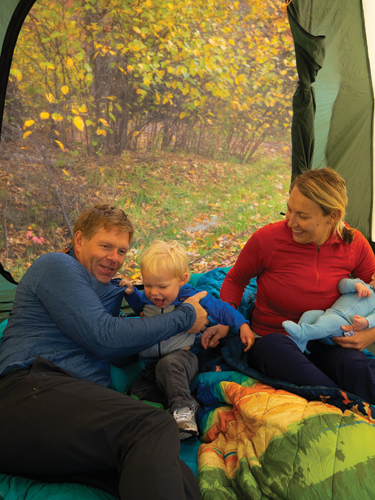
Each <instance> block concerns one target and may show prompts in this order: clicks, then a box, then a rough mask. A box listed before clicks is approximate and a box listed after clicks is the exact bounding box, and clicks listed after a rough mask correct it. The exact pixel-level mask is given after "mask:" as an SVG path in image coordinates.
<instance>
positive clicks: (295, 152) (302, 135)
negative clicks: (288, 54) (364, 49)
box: [288, 6, 325, 180]
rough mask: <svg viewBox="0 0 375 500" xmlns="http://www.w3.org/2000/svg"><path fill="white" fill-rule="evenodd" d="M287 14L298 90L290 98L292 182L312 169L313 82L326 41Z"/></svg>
mask: <svg viewBox="0 0 375 500" xmlns="http://www.w3.org/2000/svg"><path fill="white" fill-rule="evenodd" d="M293 10H294V9H293V7H292V6H291V7H290V8H289V10H288V18H289V24H290V28H291V31H292V35H293V39H294V45H295V51H296V63H297V71H298V78H299V81H298V87H297V90H296V92H295V94H294V96H293V120H292V144H293V149H292V180H293V179H294V178H295V177H296V176H297V175H299V174H301V173H302V172H303V171H304V170H306V169H311V164H312V159H313V153H314V143H315V134H314V120H315V110H316V104H315V91H314V87H313V86H312V83H314V82H315V79H316V76H317V74H318V71H319V70H320V69H321V67H322V66H323V62H324V57H325V37H324V36H313V35H310V33H307V31H305V30H304V29H303V28H302V26H301V25H300V24H299V23H298V22H297V20H296V18H295V16H294V15H293V12H292V11H293Z"/></svg>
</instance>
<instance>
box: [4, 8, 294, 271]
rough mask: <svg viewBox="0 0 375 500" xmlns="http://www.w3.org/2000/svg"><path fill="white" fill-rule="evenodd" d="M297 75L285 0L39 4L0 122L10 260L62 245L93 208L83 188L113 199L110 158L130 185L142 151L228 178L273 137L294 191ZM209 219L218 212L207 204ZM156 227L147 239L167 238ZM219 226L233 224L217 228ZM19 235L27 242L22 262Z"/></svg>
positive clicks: (141, 188) (25, 31)
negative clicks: (292, 167)
mask: <svg viewBox="0 0 375 500" xmlns="http://www.w3.org/2000/svg"><path fill="white" fill-rule="evenodd" d="M296 83H297V77H296V69H295V60H294V52H293V41H292V37H291V34H290V30H289V25H288V22H287V17H286V13H285V10H284V8H283V2H281V1H280V0H270V1H267V2H264V1H262V0H239V1H233V2H227V1H226V0H195V1H191V0H184V1H181V0H180V1H178V0H145V1H139V0H105V1H104V0H60V1H52V2H51V1H50V2H47V1H45V0H42V1H37V2H36V3H35V4H34V7H33V8H32V10H31V11H30V13H29V15H28V17H27V19H26V21H25V23H24V26H23V28H22V31H21V33H20V36H19V41H18V44H17V47H16V50H15V53H14V58H13V64H12V68H11V72H10V78H9V83H8V91H7V100H6V109H5V115H4V123H3V129H2V144H1V147H0V164H1V166H2V173H3V175H4V176H5V177H7V180H6V181H5V178H4V179H3V181H4V182H3V185H2V186H1V189H2V191H1V199H0V201H1V204H2V209H3V225H2V246H3V252H5V253H6V258H8V259H10V260H11V261H12V262H11V265H15V264H14V263H15V261H17V260H19V259H20V258H21V260H22V259H23V260H24V261H26V265H27V264H29V263H30V261H32V259H33V258H35V257H36V256H37V255H38V251H42V247H43V250H44V251H46V250H47V247H48V249H53V248H56V246H58V245H61V244H62V243H63V240H61V238H60V239H59V238H57V234H58V233H59V232H60V234H65V235H66V239H69V238H70V233H71V226H72V224H73V223H74V218H75V217H76V214H77V213H79V211H81V210H82V208H84V207H85V206H87V205H88V204H90V200H89V199H87V193H88V192H89V191H90V189H89V186H94V185H96V186H98V182H99V184H100V186H101V187H100V195H99V196H98V198H99V199H100V200H101V201H103V200H105V201H108V199H111V195H110V192H111V189H109V188H108V186H106V182H107V181H108V180H109V179H108V178H106V179H105V178H103V176H104V174H105V175H106V176H107V175H108V169H111V166H113V165H116V172H117V173H116V175H117V177H116V179H115V180H114V179H113V178H112V176H110V179H112V180H111V181H110V182H111V183H112V184H113V183H114V184H116V185H117V186H118V188H119V189H120V187H121V183H123V182H125V186H124V185H123V186H124V187H126V181H124V176H126V177H131V178H133V177H134V175H135V173H136V171H138V172H140V170H139V169H138V170H137V169H133V168H132V167H131V168H130V171H129V168H128V167H129V163H131V164H132V162H129V158H132V159H134V158H137V155H138V156H139V155H142V158H144V155H145V154H148V155H149V156H150V155H151V156H152V158H153V160H152V161H153V163H158V164H159V165H160V164H161V163H163V161H164V159H165V158H166V157H168V155H171V154H172V155H175V156H174V157H175V158H177V159H178V160H175V163H176V172H175V174H176V175H178V172H179V167H178V165H179V166H181V164H182V163H183V164H187V165H189V164H190V165H191V164H192V163H193V164H194V162H195V163H196V164H199V165H201V164H205V165H206V167H205V170H206V171H208V170H211V171H212V169H214V167H213V165H217V164H218V162H220V164H221V165H222V167H221V168H224V169H226V168H227V170H228V172H229V171H230V167H231V166H232V165H234V164H235V165H237V167H236V168H239V167H238V166H240V165H243V166H249V165H255V164H256V162H257V161H260V152H261V151H263V152H264V151H267V147H265V145H267V144H270V143H274V144H275V145H276V146H275V147H276V149H277V150H280V151H281V152H282V156H283V158H284V160H283V161H284V163H283V165H284V166H285V168H284V167H283V169H281V170H280V174H281V175H282V176H284V177H283V179H284V184H285V186H284V188H285V189H287V181H286V180H285V179H288V176H289V171H288V168H289V158H287V159H285V151H287V150H288V147H289V134H290V125H291V117H292V109H291V102H292V94H293V91H294V89H295V87H296ZM280 145H281V146H282V147H281V148H280ZM266 156H267V154H266ZM271 156H272V155H271ZM197 157H199V160H198V159H197ZM168 158H169V157H168ZM189 158H196V159H195V160H194V161H193V162H191V161H190V160H189ZM12 164H13V165H14V168H13V167H12ZM147 168H150V165H149V164H148V165H147ZM188 168H189V169H190V171H191V172H192V171H196V174H197V173H198V169H197V168H194V167H188ZM272 168H273V167H271V169H272ZM141 170H142V169H141ZM151 170H152V168H151ZM156 171H157V169H156ZM188 171H189V170H188ZM10 172H11V173H12V175H11V176H9V173H10ZM111 172H112V175H113V172H114V169H113V168H112V169H111ZM261 172H262V168H261V169H260V171H259V175H260V176H261V175H262V173H261ZM152 175H154V174H152ZM190 175H192V174H190ZM199 175H200V176H202V175H204V172H202V171H201V169H199ZM168 176H169V177H168V179H165V183H164V185H165V186H167V185H168V183H169V182H171V183H172V184H173V183H174V182H175V180H174V172H173V169H172V170H168ZM143 177H144V169H143ZM271 177H272V176H271ZM77 178H79V182H78V185H77V186H76V188H73V181H74V179H77ZM155 178H156V175H155ZM236 182H238V181H236ZM69 183H70V188H68V189H66V187H67V185H69ZM103 183H104V184H103ZM225 183H226V184H227V185H228V183H230V178H229V179H226V180H225ZM82 184H83V185H85V186H86V188H87V189H82ZM199 184H200V185H201V184H203V182H199ZM228 187H229V186H228ZM95 189H96V188H95ZM164 189H165V187H164ZM151 191H152V186H151V187H150V185H147V189H146V184H145V183H144V182H143V181H142V179H140V180H139V181H138V190H137V191H136V192H134V193H133V195H131V196H130V201H129V202H128V203H126V200H127V199H129V196H126V194H125V193H124V196H123V197H121V196H119V195H117V196H115V197H114V199H115V202H116V203H118V204H119V205H124V206H125V207H126V205H128V206H130V205H133V206H136V207H137V208H138V209H139V210H138V212H140V211H141V210H142V203H143V204H146V205H150V203H149V202H148V201H147V200H150V199H151V198H152V196H151ZM251 191H253V190H251ZM12 192H14V193H16V196H15V195H12ZM95 192H98V190H96V191H95ZM176 196H177V195H176ZM201 197H202V198H206V196H205V194H204V193H203V194H202V196H201ZM116 198H117V199H116ZM159 198H160V196H159ZM242 198H243V197H242ZM141 199H142V200H143V201H142V200H141ZM139 200H141V201H139ZM144 200H146V201H144ZM112 201H113V200H112ZM159 201H161V200H159ZM154 203H155V202H154ZM155 207H156V208H155V210H157V205H155ZM130 208H131V207H130ZM138 212H137V211H136V210H134V215H133V214H132V216H133V218H135V221H137V220H138V217H139V214H138ZM23 213H24V214H25V216H23ZM26 214H27V216H26ZM41 214H43V215H41ZM193 215H194V214H192V217H193ZM195 215H196V216H197V214H195ZM201 215H202V216H204V217H208V219H211V218H212V214H210V213H209V205H208V207H207V211H206V212H205V213H204V214H201ZM249 217H250V218H251V217H252V215H251V213H249ZM141 220H142V219H141ZM171 222H172V221H171ZM158 223H159V227H160V220H159V221H158V220H156V221H155V224H154V225H153V228H152V229H153V230H152V231H150V232H149V234H150V238H152V237H155V236H160V235H158V234H157V231H155V227H154V226H157V225H158ZM163 225H165V219H164V222H163ZM216 228H217V231H218V233H220V232H221V231H230V228H229V227H228V225H226V226H225V227H224V226H223V227H221V226H220V224H219V223H218V224H217V225H216ZM13 230H14V231H15V233H17V236H15V235H13V236H11V235H12V231H13ZM26 234H29V238H27V237H26V236H25V235H26ZM30 234H31V235H32V236H31V237H30ZM33 237H34V238H39V240H38V241H42V243H36V240H35V241H34V242H33V243H34V246H35V244H36V245H37V249H36V251H35V252H31V253H30V251H27V246H28V245H27V244H26V243H27V242H28V241H29V240H30V238H33ZM11 238H13V240H14V238H16V239H17V241H20V242H21V243H20V244H21V246H22V242H26V243H25V244H24V245H23V246H24V252H23V253H24V255H23V256H22V251H21V250H20V249H19V250H18V251H16V250H15V248H14V246H12V244H11V243H12V242H11V241H10V239H11ZM40 238H43V240H44V241H43V240H40ZM48 242H49V245H48ZM65 242H66V241H65V240H64V243H65ZM38 245H39V246H38Z"/></svg>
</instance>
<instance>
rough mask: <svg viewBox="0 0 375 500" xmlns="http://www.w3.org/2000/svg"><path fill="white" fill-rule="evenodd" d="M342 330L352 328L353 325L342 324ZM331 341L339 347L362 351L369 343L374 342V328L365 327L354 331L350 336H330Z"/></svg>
mask: <svg viewBox="0 0 375 500" xmlns="http://www.w3.org/2000/svg"><path fill="white" fill-rule="evenodd" d="M341 328H342V329H343V330H344V331H347V332H348V331H350V330H353V325H348V326H342V327H341ZM332 341H333V342H334V343H335V344H336V345H339V346H341V347H346V348H350V349H357V350H358V351H363V349H366V347H368V346H369V345H370V344H372V343H373V342H375V328H366V329H365V330H361V331H359V332H358V331H357V332H356V331H355V333H354V335H353V336H351V337H332Z"/></svg>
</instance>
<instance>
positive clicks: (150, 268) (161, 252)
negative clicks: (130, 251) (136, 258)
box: [141, 240, 190, 280]
mask: <svg viewBox="0 0 375 500" xmlns="http://www.w3.org/2000/svg"><path fill="white" fill-rule="evenodd" d="M165 271H171V272H172V273H173V276H174V277H175V278H178V279H180V280H183V279H184V275H185V274H186V273H187V275H188V279H189V278H190V271H189V261H188V256H187V253H186V250H185V248H184V247H183V246H182V245H181V243H179V242H178V241H176V240H172V241H168V242H167V241H162V240H155V241H154V242H153V243H151V245H150V246H149V247H148V248H147V249H146V250H145V251H144V253H143V255H142V260H141V272H142V274H143V272H149V273H150V274H152V275H154V276H158V275H160V274H161V273H163V272H165Z"/></svg>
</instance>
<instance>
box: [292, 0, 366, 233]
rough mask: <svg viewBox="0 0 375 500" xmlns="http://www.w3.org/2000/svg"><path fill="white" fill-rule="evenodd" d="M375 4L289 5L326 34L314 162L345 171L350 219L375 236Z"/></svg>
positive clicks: (315, 32)
mask: <svg viewBox="0 0 375 500" xmlns="http://www.w3.org/2000/svg"><path fill="white" fill-rule="evenodd" d="M364 4H367V7H366V9H365V10H364ZM372 4H373V2H372ZM370 5H371V0H370V1H369V2H368V1H366V2H362V1H361V0H337V1H330V2H327V1H326V0H309V1H306V0H293V2H292V4H291V5H289V6H288V10H289V12H290V14H292V15H293V16H294V18H295V19H296V21H297V22H298V23H299V24H300V26H301V27H302V28H303V29H304V30H305V31H307V32H308V33H309V34H310V35H311V36H325V42H326V57H325V62H324V66H323V67H322V69H321V70H320V71H319V74H318V75H317V78H316V82H315V84H314V88H315V96H316V117H315V127H314V130H315V147H314V157H313V161H312V168H322V167H325V166H330V167H332V168H334V169H335V170H337V172H338V173H339V174H340V175H342V176H343V177H344V179H345V180H346V183H347V188H348V196H349V205H348V214H347V217H346V220H347V221H348V223H349V224H350V225H351V226H353V227H356V228H357V229H359V230H360V231H361V232H362V233H363V234H364V235H365V236H366V238H368V239H370V238H371V239H372V240H373V241H375V226H373V222H372V221H373V219H374V217H373V214H372V212H373V203H374V200H373V198H374V196H373V194H374V189H373V116H374V99H373V87H372V83H371V71H370V62H369V61H370V60H369V52H368V45H367V36H366V28H365V26H368V27H369V29H368V31H369V30H370V27H371V29H372V30H373V26H374V23H375V9H374V7H373V5H372V7H369V6H370ZM292 32H293V30H292ZM293 36H294V33H293ZM372 37H373V38H374V36H373V35H372ZM373 38H372V48H373V50H374V49H375V43H374V40H373ZM296 52H297V49H296ZM372 60H374V56H373V55H372ZM293 148H294V145H293Z"/></svg>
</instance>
